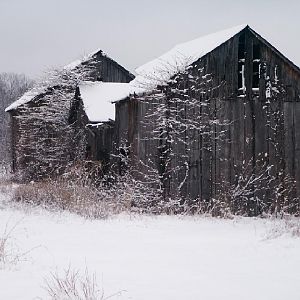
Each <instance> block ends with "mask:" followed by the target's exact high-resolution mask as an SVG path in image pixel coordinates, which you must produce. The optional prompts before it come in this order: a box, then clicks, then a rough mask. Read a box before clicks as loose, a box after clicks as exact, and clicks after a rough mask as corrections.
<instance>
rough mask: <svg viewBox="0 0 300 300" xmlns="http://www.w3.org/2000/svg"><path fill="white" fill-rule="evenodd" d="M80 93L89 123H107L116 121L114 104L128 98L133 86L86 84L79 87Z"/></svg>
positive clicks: (125, 84) (105, 83) (103, 83)
mask: <svg viewBox="0 0 300 300" xmlns="http://www.w3.org/2000/svg"><path fill="white" fill-rule="evenodd" d="M79 91H80V96H81V99H82V101H83V105H84V110H85V113H86V115H87V117H88V119H89V121H90V122H106V121H109V120H114V119H115V105H114V104H113V103H112V102H115V101H120V100H122V99H125V98H127V97H128V96H129V95H130V93H131V86H130V84H128V83H120V82H102V81H101V82H99V81H97V82H84V83H82V84H80V85H79Z"/></svg>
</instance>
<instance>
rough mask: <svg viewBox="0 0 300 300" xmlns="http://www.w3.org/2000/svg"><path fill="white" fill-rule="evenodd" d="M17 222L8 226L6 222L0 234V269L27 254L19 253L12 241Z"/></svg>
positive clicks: (14, 262)
mask: <svg viewBox="0 0 300 300" xmlns="http://www.w3.org/2000/svg"><path fill="white" fill-rule="evenodd" d="M19 223H20V221H19V222H17V223H15V224H14V225H12V226H9V223H8V222H7V223H6V225H5V228H4V231H3V233H2V235H1V236H0V269H2V268H5V267H6V266H8V265H14V264H16V263H18V262H19V261H20V260H21V259H22V258H23V257H24V256H25V255H26V254H27V252H25V253H21V252H20V251H19V249H18V247H17V245H16V243H15V241H14V237H13V232H14V230H15V229H16V227H17V226H18V224H19Z"/></svg>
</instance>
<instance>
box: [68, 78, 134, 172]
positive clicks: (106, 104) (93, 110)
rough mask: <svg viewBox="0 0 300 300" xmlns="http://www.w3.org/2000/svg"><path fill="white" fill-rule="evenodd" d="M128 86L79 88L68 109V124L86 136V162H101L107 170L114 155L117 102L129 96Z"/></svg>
mask: <svg viewBox="0 0 300 300" xmlns="http://www.w3.org/2000/svg"><path fill="white" fill-rule="evenodd" d="M129 93H130V85H129V84H128V83H117V82H102V81H101V82H99V81H98V82H84V83H82V84H81V85H79V87H78V90H77V92H76V97H75V100H74V103H73V106H72V109H71V115H70V123H73V124H75V126H76V129H77V132H78V134H80V132H82V133H84V134H85V141H86V153H85V158H86V159H87V160H91V161H100V162H101V163H102V166H103V171H104V172H105V170H106V169H107V166H108V165H109V162H110V156H111V153H113V152H115V151H114V134H115V133H114V129H115V121H114V120H115V104H114V103H113V102H114V101H116V100H120V99H125V98H127V97H128V96H129Z"/></svg>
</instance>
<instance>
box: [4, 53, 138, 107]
mask: <svg viewBox="0 0 300 300" xmlns="http://www.w3.org/2000/svg"><path fill="white" fill-rule="evenodd" d="M98 54H100V55H101V56H104V57H106V58H107V59H109V60H110V61H111V62H112V63H114V64H116V65H117V66H118V67H119V68H120V69H122V70H123V71H124V72H127V73H128V75H129V77H132V79H133V78H134V75H133V74H131V73H130V72H129V71H128V70H126V69H125V68H124V67H122V66H121V65H119V64H118V63H117V62H116V61H115V60H113V59H112V58H110V57H109V56H108V55H107V54H106V53H104V52H103V51H102V50H101V49H97V50H95V51H93V52H92V53H90V54H88V55H85V56H84V57H83V58H82V59H77V60H75V61H73V62H71V63H69V64H67V65H66V66H64V67H63V70H65V71H67V72H68V71H72V70H74V69H76V68H77V67H79V66H80V65H82V64H85V63H88V62H89V61H91V60H92V59H93V58H95V56H96V55H98ZM49 88H51V87H50V86H42V87H34V88H33V89H31V90H29V91H28V92H26V93H25V94H24V95H23V96H21V97H20V98H19V99H18V100H16V101H15V102H13V103H12V104H11V105H9V106H8V107H7V108H6V109H5V111H6V112H8V111H11V110H14V109H16V108H18V107H19V106H21V105H23V104H26V103H29V102H31V101H33V100H34V99H36V98H37V97H38V96H39V95H41V94H43V93H45V92H47V90H48V89H49Z"/></svg>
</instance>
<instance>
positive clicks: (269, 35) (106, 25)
mask: <svg viewBox="0 0 300 300" xmlns="http://www.w3.org/2000/svg"><path fill="white" fill-rule="evenodd" d="M299 13H300V0H286V1H282V0H248V1H246V0H208V1H205V0H181V1H179V0H168V1H167V0H160V1H159V0H148V1H143V0H105V1H102V0H51V1H49V0H0V53H1V55H0V72H17V73H25V74H27V75H29V76H31V77H37V76H38V75H40V74H42V72H43V70H45V69H47V68H51V67H56V66H60V65H65V64H67V63H69V62H71V61H73V60H75V59H76V58H78V57H79V58H80V57H81V56H82V55H83V54H86V53H89V52H91V51H93V50H94V49H97V48H101V49H103V50H104V51H105V52H106V53H107V54H108V55H109V56H111V57H112V58H113V59H115V60H116V61H118V62H119V63H120V64H121V65H123V66H124V67H126V68H128V69H129V70H130V71H133V70H134V69H135V68H136V67H138V66H140V65H141V64H144V63H146V62H147V61H149V60H151V59H153V58H155V57H157V56H160V55H161V54H163V53H164V52H166V51H168V50H169V49H170V48H171V47H173V46H174V45H175V44H178V43H181V42H185V41H188V40H191V39H194V38H197V37H200V36H202V35H205V34H208V33H212V32H215V31H218V30H222V29H225V28H228V27H232V26H235V25H238V24H242V23H248V24H249V25H250V26H251V27H252V28H253V29H254V30H256V31H257V32H258V33H260V34H261V35H262V36H263V37H265V38H266V39H267V40H268V41H269V42H271V43H272V44H273V45H274V46H275V47H277V48H278V50H279V51H281V52H282V53H283V54H284V55H286V56H287V57H288V58H289V59H290V60H292V61H293V62H294V63H295V64H296V65H298V66H299V65H300V39H299V31H300V18H299Z"/></svg>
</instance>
